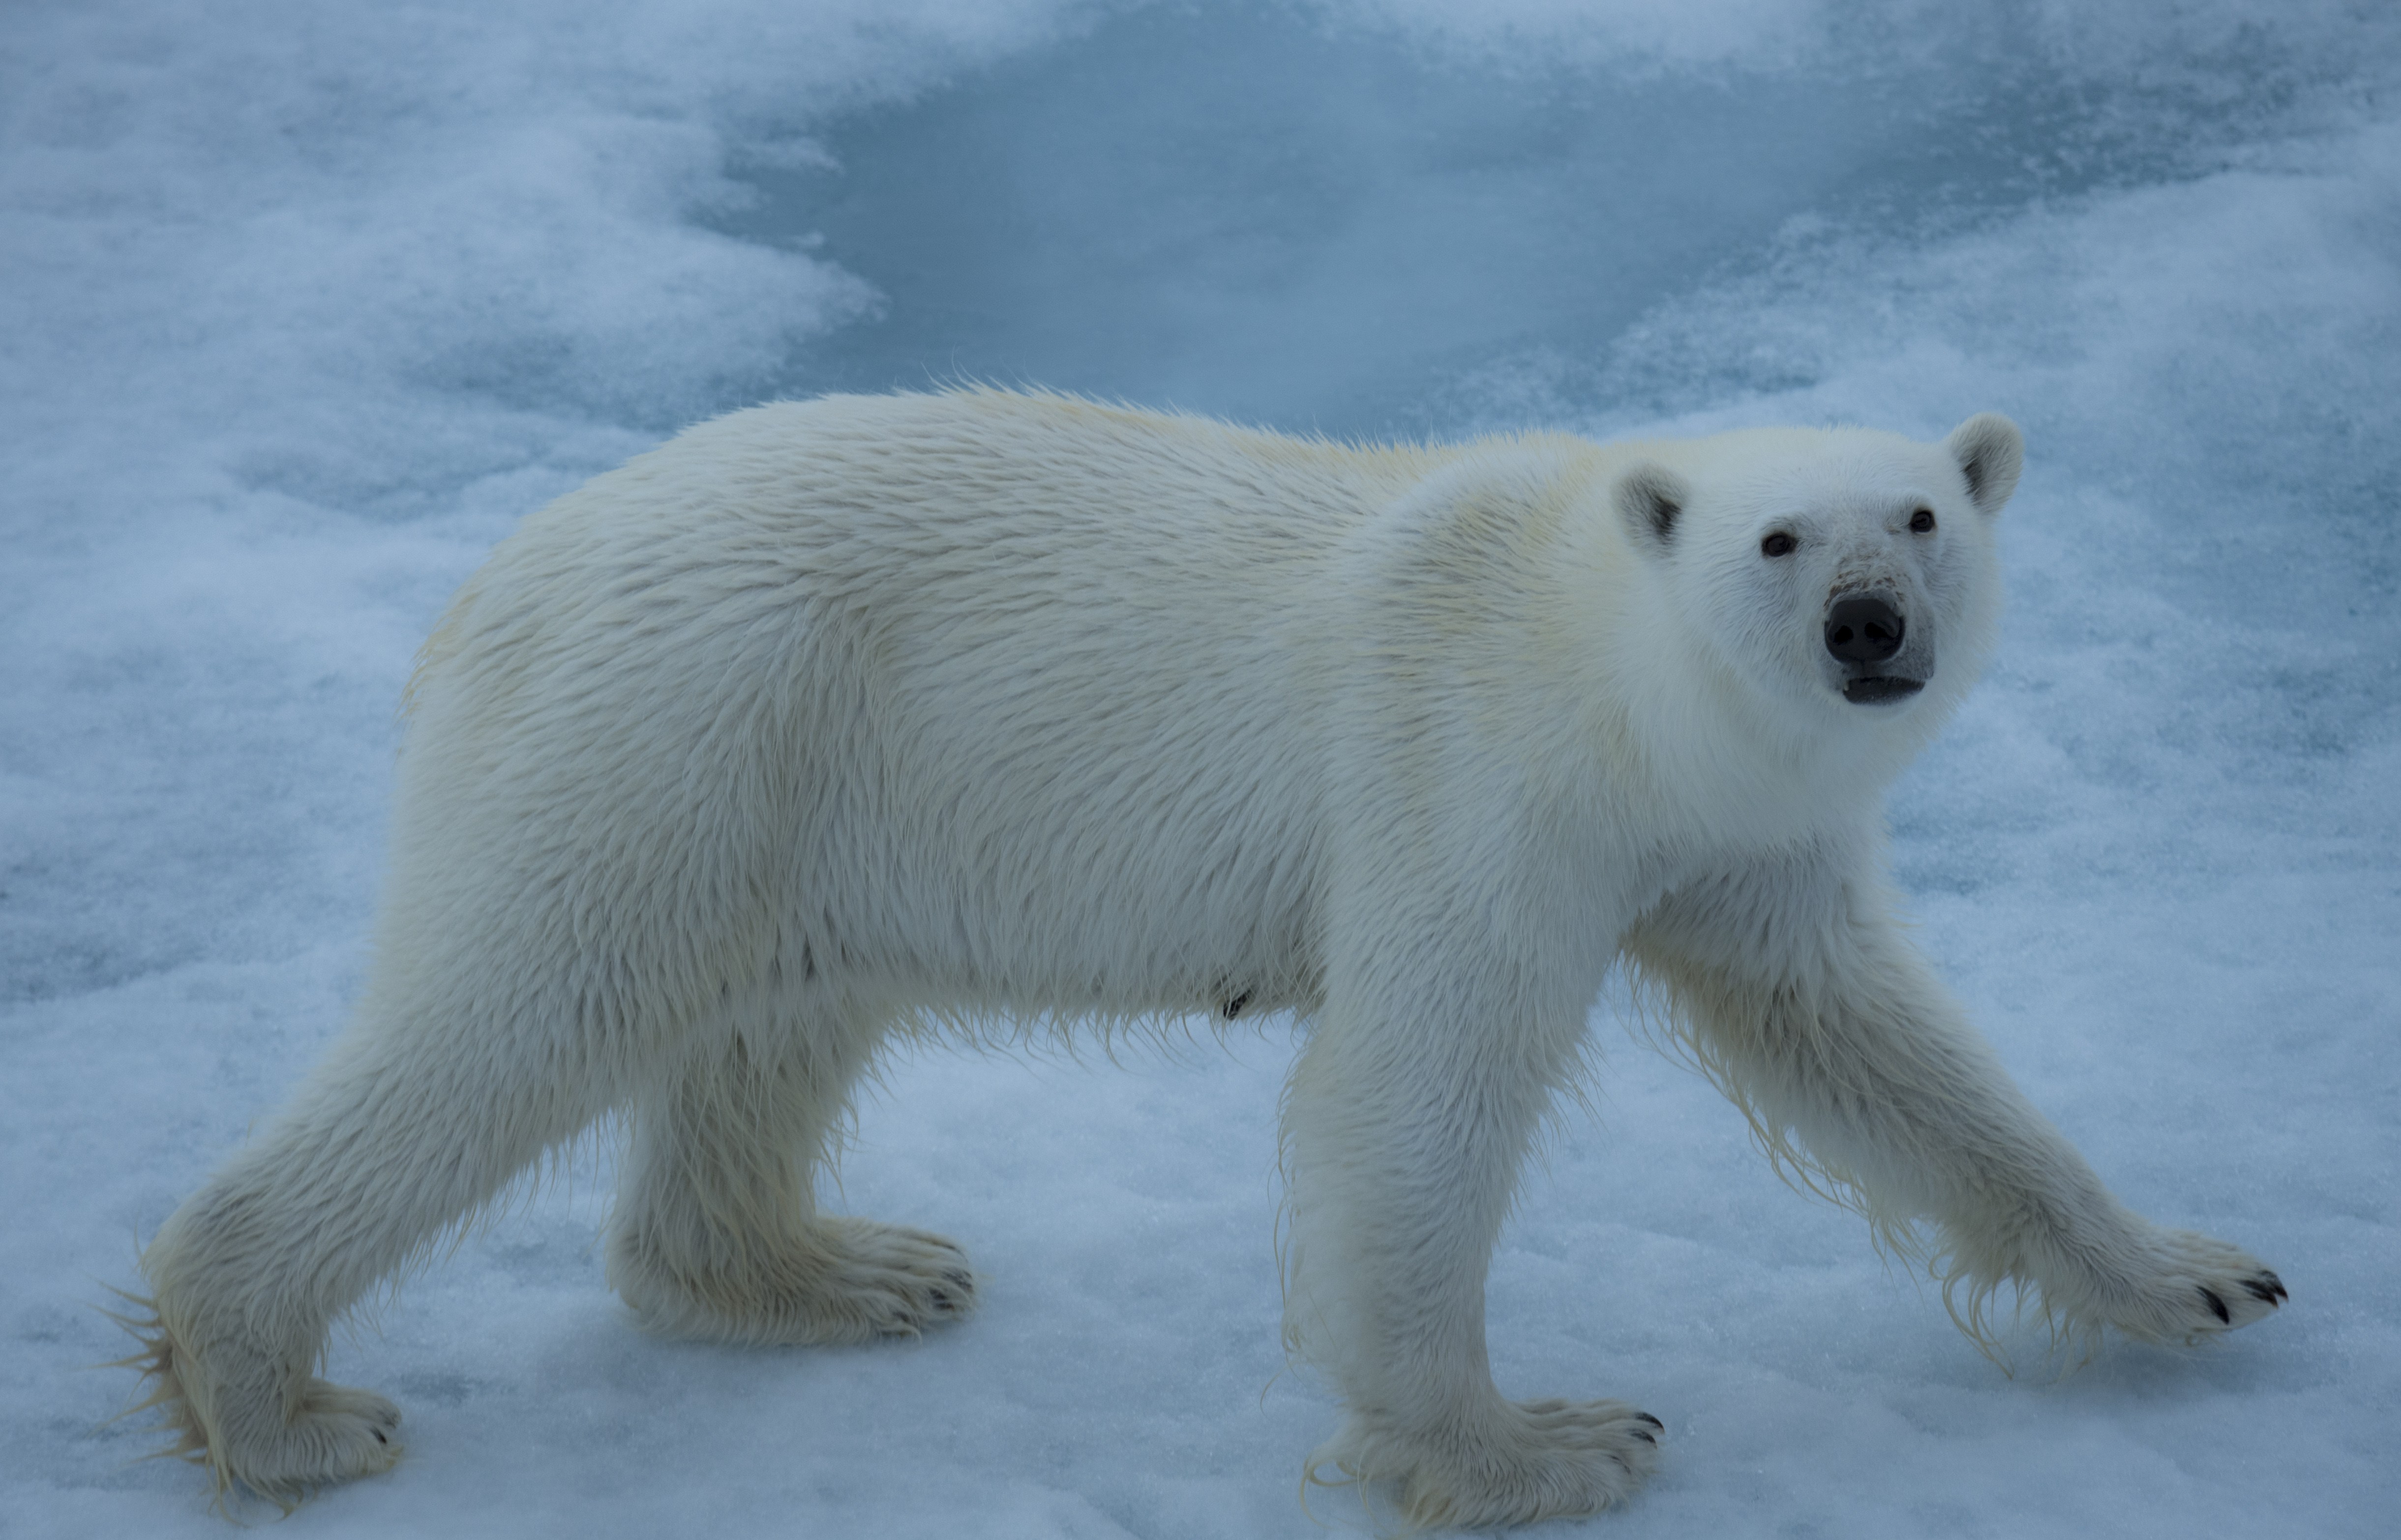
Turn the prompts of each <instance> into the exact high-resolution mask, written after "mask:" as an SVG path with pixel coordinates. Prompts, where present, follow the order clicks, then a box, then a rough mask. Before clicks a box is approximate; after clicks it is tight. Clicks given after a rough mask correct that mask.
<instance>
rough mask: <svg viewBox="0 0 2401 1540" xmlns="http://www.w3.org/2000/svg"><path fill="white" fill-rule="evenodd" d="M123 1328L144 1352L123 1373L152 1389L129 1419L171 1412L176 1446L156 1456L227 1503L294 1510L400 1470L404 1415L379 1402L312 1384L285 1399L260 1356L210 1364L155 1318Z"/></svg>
mask: <svg viewBox="0 0 2401 1540" xmlns="http://www.w3.org/2000/svg"><path fill="white" fill-rule="evenodd" d="M136 1303H137V1304H143V1305H147V1304H148V1302H147V1301H136ZM117 1319H118V1320H119V1321H121V1322H123V1323H124V1325H125V1326H126V1328H127V1329H129V1330H130V1331H132V1332H133V1334H134V1335H135V1336H136V1337H137V1338H138V1339H139V1340H140V1341H141V1342H142V1351H141V1352H139V1353H137V1354H135V1355H134V1356H132V1357H130V1358H122V1359H119V1360H117V1364H118V1365H119V1366H121V1367H125V1368H130V1369H138V1370H141V1371H142V1376H143V1378H144V1381H145V1382H147V1383H148V1385H149V1389H150V1394H149V1395H148V1396H147V1397H144V1399H143V1400H142V1401H141V1402H139V1403H138V1404H136V1405H135V1406H134V1407H133V1408H132V1409H131V1411H147V1410H149V1409H151V1408H154V1407H155V1408H157V1409H158V1411H162V1412H164V1413H165V1414H166V1431H167V1432H169V1433H171V1434H172V1435H173V1436H174V1439H175V1441H174V1443H173V1444H172V1445H171V1446H170V1447H169V1448H167V1449H164V1450H162V1451H159V1452H160V1453H162V1454H169V1455H174V1456H178V1457H180V1458H183V1459H185V1460H189V1461H192V1462H193V1463H194V1464H196V1465H206V1466H207V1467H208V1468H209V1473H210V1475H211V1476H212V1477H213V1479H214V1480H215V1484H216V1488H217V1491H218V1492H219V1493H220V1494H224V1493H228V1492H232V1491H233V1490H234V1489H235V1488H237V1487H240V1488H242V1489H246V1490H247V1491H249V1492H254V1493H255V1494H257V1495H258V1496H261V1497H264V1498H267V1499H268V1500H269V1501H270V1502H273V1503H275V1504H276V1505H277V1506H280V1507H282V1508H285V1509H286V1510H289V1509H290V1508H291V1507H292V1506H294V1505H295V1504H296V1503H298V1502H299V1501H300V1500H301V1499H302V1498H304V1497H306V1496H308V1495H309V1493H310V1492H314V1491H316V1490H317V1489H318V1488H320V1487H327V1486H333V1485H335V1484H336V1483H337V1482H342V1481H349V1480H353V1479H357V1478H359V1477H362V1476H376V1475H380V1474H381V1473H383V1472H384V1471H387V1470H390V1469H391V1467H392V1466H393V1465H397V1464H399V1463H400V1456H401V1453H402V1450H403V1446H402V1444H401V1441H400V1408H398V1407H396V1406H394V1405H392V1404H391V1402H390V1401H388V1400H386V1399H384V1398H383V1397H380V1396H378V1395H377V1394H376V1393H375V1392H373V1391H371V1390H358V1389H354V1388H352V1387H351V1386H349V1385H337V1384H335V1383H333V1382H332V1381H330V1380H319V1379H315V1378H309V1379H304V1380H302V1381H301V1382H300V1383H299V1384H298V1386H297V1388H296V1391H295V1390H293V1389H288V1388H285V1387H283V1386H281V1385H279V1384H277V1383H276V1376H275V1373H274V1371H273V1370H272V1368H271V1366H270V1365H269V1363H268V1360H267V1359H266V1358H264V1357H262V1356H256V1355H244V1354H241V1353H240V1352H239V1351H238V1350H237V1349H235V1348H233V1347H231V1346H229V1345H228V1346H223V1347H221V1348H220V1349H219V1350H218V1351H217V1354H216V1357H215V1360H214V1361H213V1362H210V1363H206V1364H204V1363H202V1362H201V1361H199V1360H198V1359H196V1358H195V1357H194V1356H192V1354H191V1352H190V1351H189V1350H188V1349H187V1348H185V1346H184V1345H183V1344H182V1342H179V1341H178V1340H177V1339H176V1337H175V1336H174V1334H173V1333H171V1331H169V1330H168V1329H167V1328H166V1327H165V1326H164V1325H163V1324H162V1323H161V1322H160V1321H159V1320H158V1318H157V1316H156V1315H152V1316H149V1317H148V1318H146V1319H137V1318H134V1317H129V1316H124V1315H119V1316H117ZM129 1414H130V1413H129Z"/></svg>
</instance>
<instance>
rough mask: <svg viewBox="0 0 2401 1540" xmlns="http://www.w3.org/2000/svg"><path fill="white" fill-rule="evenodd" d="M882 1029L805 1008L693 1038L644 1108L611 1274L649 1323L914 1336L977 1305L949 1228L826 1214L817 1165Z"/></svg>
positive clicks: (832, 1336)
mask: <svg viewBox="0 0 2401 1540" xmlns="http://www.w3.org/2000/svg"><path fill="white" fill-rule="evenodd" d="M882 1031H883V1028H882V1024H881V1023H880V1022H877V1021H875V1020H873V1019H872V1018H871V1016H870V1015H868V1014H867V1013H864V1012H858V1011H854V1012H849V1013H844V1012H841V1011H839V1010H835V1009H827V1008H816V1009H812V1010H811V1011H810V1012H809V1013H808V1015H807V1016H806V1018H805V1019H803V1021H801V1022H799V1023H796V1024H794V1025H789V1026H785V1025H780V1024H778V1025H775V1026H771V1027H768V1028H765V1029H761V1030H744V1029H739V1028H737V1029H732V1030H730V1031H722V1032H717V1033H704V1034H700V1040H699V1042H698V1043H696V1044H695V1047H694V1048H693V1052H692V1053H691V1054H689V1055H688V1056H687V1057H686V1058H685V1061H684V1063H683V1064H682V1066H681V1067H680V1069H679V1070H678V1072H677V1073H676V1074H675V1075H673V1076H672V1077H670V1078H669V1079H667V1080H666V1081H665V1082H664V1083H662V1084H661V1086H660V1087H659V1088H658V1089H657V1090H656V1091H655V1092H654V1093H653V1094H652V1096H651V1097H648V1098H646V1099H645V1101H644V1102H643V1103H642V1105H641V1106H640V1107H639V1108H638V1110H637V1111H636V1113H635V1131H634V1145H633V1150H632V1152H631V1155H630V1158H629V1159H628V1161H627V1164H626V1167H625V1171H624V1176H623V1178H622V1179H621V1181H620V1184H619V1188H618V1197H617V1213H616V1216H615V1218H614V1219H613V1220H611V1227H610V1237H609V1282H610V1285H611V1288H615V1289H616V1290H617V1292H618V1293H619V1294H620V1295H622V1296H623V1297H624V1300H625V1302H626V1303H627V1304H629V1305H631V1306H633V1308H634V1309H635V1311H636V1312H637V1313H638V1314H639V1315H640V1316H641V1317H642V1321H643V1324H644V1325H645V1326H647V1327H648V1328H649V1329H652V1330H653V1331H656V1332H658V1333H660V1334H661V1335H663V1336H669V1337H695V1338H703V1339H707V1340H712V1341H720V1342H759V1343H805V1342H867V1341H870V1340H871V1339H874V1338H877V1337H894V1336H914V1335H916V1334H917V1333H918V1332H920V1331H923V1330H924V1329H926V1328H927V1327H930V1326H937V1325H940V1324H942V1323H944V1322H947V1321H951V1320H955V1319H957V1318H959V1317H961V1316H963V1315H967V1313H968V1312H969V1311H970V1310H972V1309H973V1308H974V1307H975V1296H976V1281H975V1275H974V1274H972V1273H971V1272H969V1271H968V1269H967V1255H966V1253H964V1252H963V1251H961V1250H960V1249H959V1248H958V1247H957V1246H955V1245H954V1244H953V1243H952V1242H950V1241H949V1240H946V1239H944V1238H943V1237H942V1236H940V1235H936V1234H932V1233H927V1232H926V1231H923V1230H911V1229H906V1228H903V1227H901V1226H898V1225H885V1224H877V1223H875V1222H873V1221H871V1220H861V1219H852V1218H845V1217H839V1216H830V1215H821V1214H819V1213H818V1212H817V1210H816V1196H815V1191H814V1186H815V1180H814V1179H815V1175H816V1167H817V1166H818V1165H820V1164H822V1163H823V1162H824V1160H825V1158H826V1156H827V1154H828V1152H829V1146H830V1143H831V1141H832V1139H833V1138H834V1136H835V1133H836V1130H837V1129H838V1128H839V1126H840V1124H841V1121H842V1118H843V1116H844V1110H845V1109H846V1107H847V1105H848V1103H849V1098H850V1089H851V1085H852V1083H853V1082H854V1081H856V1079H857V1078H858V1073H859V1071H860V1070H862V1069H863V1068H864V1067H865V1066H866V1064H867V1062H868V1060H869V1059H870V1058H871V1056H872V1054H873V1050H874V1045H875V1042H876V1040H877V1039H878V1038H880V1037H881V1036H882Z"/></svg>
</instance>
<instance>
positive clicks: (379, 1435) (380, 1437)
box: [367, 1427, 391, 1444]
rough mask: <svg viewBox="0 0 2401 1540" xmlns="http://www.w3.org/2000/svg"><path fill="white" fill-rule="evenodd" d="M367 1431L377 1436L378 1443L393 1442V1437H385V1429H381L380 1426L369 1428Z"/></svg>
mask: <svg viewBox="0 0 2401 1540" xmlns="http://www.w3.org/2000/svg"><path fill="white" fill-rule="evenodd" d="M367 1431H368V1432H369V1433H372V1434H374V1435H375V1436H376V1442H377V1443H378V1444H388V1443H391V1439H389V1438H385V1437H384V1436H383V1429H381V1428H379V1427H375V1428H369V1429H367Z"/></svg>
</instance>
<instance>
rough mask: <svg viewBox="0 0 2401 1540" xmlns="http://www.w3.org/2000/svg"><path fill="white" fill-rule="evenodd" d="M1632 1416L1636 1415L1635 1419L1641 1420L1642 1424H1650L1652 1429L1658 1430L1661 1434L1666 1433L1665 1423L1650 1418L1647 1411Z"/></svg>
mask: <svg viewBox="0 0 2401 1540" xmlns="http://www.w3.org/2000/svg"><path fill="white" fill-rule="evenodd" d="M1634 1415H1636V1416H1637V1417H1640V1418H1641V1419H1642V1420H1643V1421H1644V1422H1646V1423H1648V1424H1651V1425H1652V1426H1653V1427H1655V1428H1657V1429H1658V1430H1659V1431H1660V1432H1662V1433H1665V1432H1667V1424H1665V1423H1663V1422H1661V1421H1660V1420H1659V1419H1658V1418H1656V1417H1653V1416H1652V1415H1651V1414H1650V1413H1649V1412H1647V1411H1638V1412H1636V1413H1635V1414H1634Z"/></svg>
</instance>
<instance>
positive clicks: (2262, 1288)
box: [2243, 1278, 2276, 1304]
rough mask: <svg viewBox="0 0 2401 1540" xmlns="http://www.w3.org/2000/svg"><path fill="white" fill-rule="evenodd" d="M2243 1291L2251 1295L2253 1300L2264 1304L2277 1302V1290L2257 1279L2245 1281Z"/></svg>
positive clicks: (2246, 1279)
mask: <svg viewBox="0 0 2401 1540" xmlns="http://www.w3.org/2000/svg"><path fill="white" fill-rule="evenodd" d="M2243 1292H2244V1293H2246V1294H2248V1295H2250V1296H2251V1297H2252V1298H2253V1299H2255V1300H2257V1301H2258V1302H2260V1303H2262V1304H2274V1303H2275V1302H2276V1291H2275V1289H2274V1288H2271V1287H2270V1286H2269V1285H2267V1284H2264V1283H2261V1282H2260V1281H2259V1280H2258V1279H2257V1278H2245V1279H2243Z"/></svg>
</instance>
